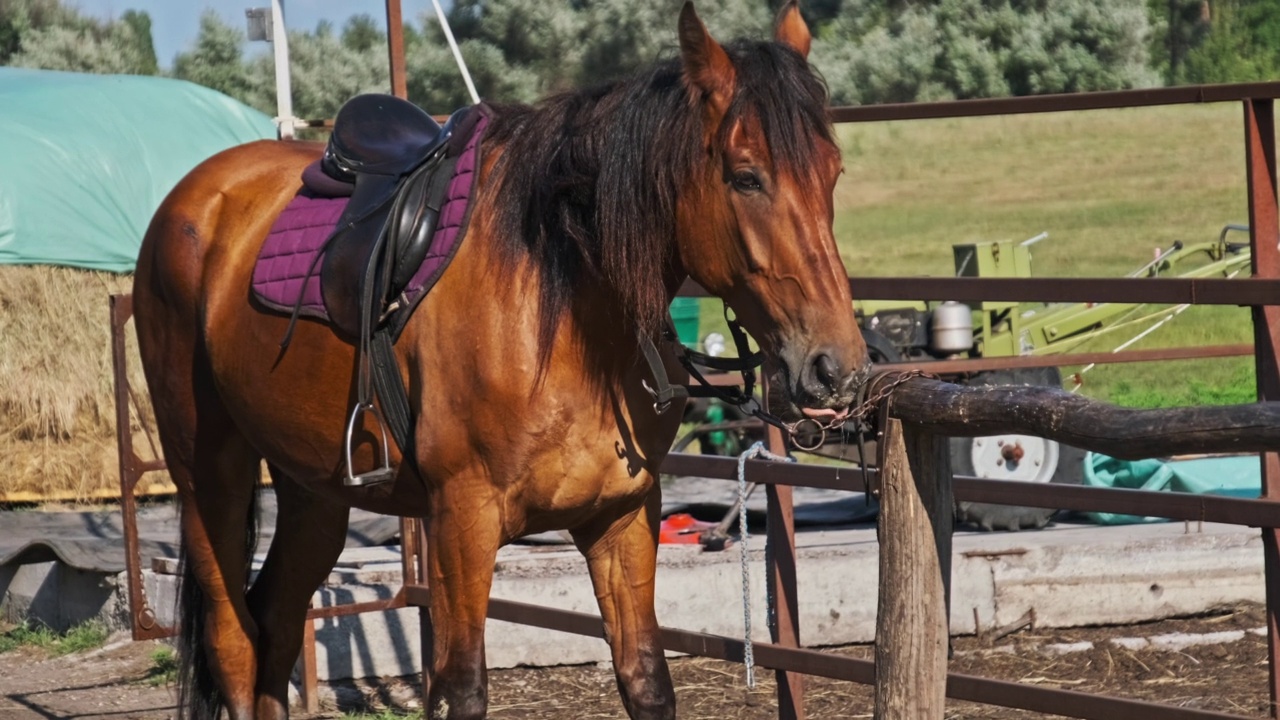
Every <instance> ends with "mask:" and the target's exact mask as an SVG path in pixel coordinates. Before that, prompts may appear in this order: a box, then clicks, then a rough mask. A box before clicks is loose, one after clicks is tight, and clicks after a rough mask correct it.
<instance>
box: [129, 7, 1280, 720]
mask: <svg viewBox="0 0 1280 720" xmlns="http://www.w3.org/2000/svg"><path fill="white" fill-rule="evenodd" d="M392 4H395V5H397V6H398V3H395V2H394V0H388V7H389V8H390V7H391V6H392ZM397 25H398V23H397ZM392 58H393V66H394V65H395V64H396V63H395V62H394V61H395V53H394V51H393V54H392ZM401 67H403V65H402V64H401ZM401 82H403V78H402V76H401ZM1277 97H1280V83H1255V84H1243V85H1222V86H1195V87H1181V88H1161V89H1154V90H1142V91H1123V92H1108V93H1092V94H1078V95H1060V96H1041V97H1031V98H1006V99H996V100H973V101H958V102H948V103H930V104H907V105H881V106H867V107H856V108H836V109H835V110H834V111H833V116H834V118H835V120H836V121H837V122H875V121H885V120H911V119H922V118H942V117H972V116H981V115H996V114H1020V113H1041V112H1065V111H1079V110H1096V109H1107V108H1124V107H1141V106H1152V105H1177V104H1189V103H1204V102H1238V103H1240V104H1241V106H1242V108H1243V120H1244V123H1243V127H1244V134H1243V136H1244V141H1245V160H1246V181H1247V192H1248V194H1249V226H1250V228H1251V230H1250V243H1251V246H1252V252H1253V277H1252V278H1249V279H1234V280H1216V279H1143V280H1140V281H1137V280H1094V279H1035V280H1022V279H968V278H964V279H959V278H919V277H912V278H886V277H876V278H851V279H850V283H851V285H852V287H853V289H854V291H855V296H856V297H859V298H864V299H900V300H962V301H973V300H988V301H994V300H1010V301H1035V302H1131V303H1191V304H1219V305H1248V306H1251V307H1252V308H1253V322H1254V338H1255V339H1254V344H1253V346H1252V347H1251V346H1248V345H1233V346H1216V347H1210V348H1183V349H1176V350H1158V351H1150V350H1148V351H1131V352H1123V353H1088V354H1077V355H1071V354H1066V355H1058V356H1054V357H1052V358H1005V359H983V360H961V361H953V362H952V363H950V364H949V365H948V368H949V369H953V370H955V371H957V372H973V371H979V370H985V369H991V368H995V367H1001V368H1007V367H1038V366H1046V365H1070V364H1084V363H1104V362H1136V361H1150V360H1169V359H1179V358H1194V357H1225V356H1237V355H1246V354H1253V355H1254V356H1255V358H1256V370H1257V383H1258V391H1259V397H1260V399H1263V400H1280V363H1278V362H1277V360H1278V358H1280V248H1278V247H1277V242H1278V241H1280V221H1278V214H1277V199H1276V156H1275V138H1276V135H1275V123H1274V103H1273V100H1274V99H1275V98H1277ZM1169 151H1170V152H1174V151H1175V150H1169ZM682 294H687V295H694V296H697V295H704V294H705V293H703V292H702V291H701V288H698V287H696V286H693V285H688V286H686V287H685V288H683V289H682ZM130 315H131V302H130V298H128V297H127V296H118V297H114V298H113V299H112V310H111V318H112V330H113V351H114V352H113V356H114V359H115V362H116V365H115V377H116V391H117V392H116V397H117V429H118V437H119V450H120V475H121V503H122V508H123V512H124V519H125V528H126V548H127V553H126V556H127V560H128V564H129V569H128V573H129V599H130V607H131V617H132V620H133V626H134V637H135V638H139V639H141V638H151V637H162V636H164V635H167V634H169V633H171V632H172V629H170V628H164V627H159V626H157V624H156V621H155V616H154V613H152V612H151V611H150V610H149V608H148V607H147V603H146V598H145V594H144V593H143V591H142V570H143V562H142V558H140V557H139V556H138V546H137V534H136V527H135V526H134V522H133V521H134V518H135V517H136V514H135V513H136V498H135V497H134V493H133V490H134V487H135V485H136V484H137V482H138V479H139V478H140V477H141V476H142V475H143V474H145V473H148V472H152V471H156V470H160V469H163V463H162V462H160V461H144V460H142V459H140V458H139V457H138V455H137V454H136V453H135V451H134V450H133V446H132V434H131V432H130V425H131V422H130V413H129V395H128V393H129V392H130V388H129V386H128V380H127V374H126V373H125V366H124V363H125V361H126V360H125V359H126V354H125V344H124V337H125V335H124V332H125V330H124V328H125V324H126V322H127V321H128V319H129V317H130ZM910 366H911V364H910V363H904V364H901V365H898V367H910ZM768 440H769V444H770V447H771V449H772V450H773V451H775V452H781V451H782V450H783V449H784V447H785V444H784V438H783V437H782V436H781V434H779V433H778V432H777V431H776V430H775V429H770V431H769V437H768ZM1262 462H1263V487H1262V488H1261V491H1262V493H1261V494H1262V497H1261V499H1259V500H1242V499H1235V498H1226V497H1205V496H1193V495H1180V494H1176V493H1157V492H1145V491H1138V490H1115V489H1101V488H1088V487H1078V486H1058V485H1039V484H1037V485H1031V484H1021V483H1012V482H1005V481H997V480H981V479H977V478H967V477H957V478H956V479H955V481H954V492H955V497H956V498H957V499H961V500H969V501H974V502H987V503H1001V504H1009V505H1026V506H1037V507H1052V508H1058V509H1066V510H1091V511H1103V512H1116V513H1127V514H1143V515H1158V516H1163V517H1168V518H1172V519H1182V520H1188V521H1211V522H1223V523H1233V524H1238V525H1246V526H1251V527H1258V528H1261V532H1262V539H1263V546H1264V558H1265V573H1266V596H1267V625H1268V643H1269V648H1270V653H1269V663H1270V675H1269V690H1270V694H1271V713H1270V716H1271V717H1273V718H1278V719H1280V705H1278V704H1277V700H1278V699H1280V674H1278V673H1277V669H1278V668H1277V664H1278V661H1280V654H1278V653H1280V625H1278V619H1280V539H1278V538H1277V533H1276V528H1277V527H1280V503H1276V502H1275V501H1276V500H1278V499H1280V455H1278V454H1277V453H1265V454H1264V455H1263V460H1262ZM663 469H664V471H666V472H670V473H673V474H682V475H694V476H699V477H705V478H711V479H724V480H731V479H736V472H737V465H736V461H735V460H734V459H730V458H714V457H705V456H692V455H679V454H677V455H672V456H670V457H669V458H668V459H667V462H666V464H665V465H664V467H663ZM875 476H876V474H875V472H874V471H873V472H872V473H870V474H869V477H870V478H872V479H874V478H875ZM747 479H748V480H749V481H752V482H756V483H760V484H762V485H764V486H765V488H766V491H767V496H768V520H769V523H768V528H769V529H768V537H767V544H768V549H769V551H768V553H767V558H768V560H767V562H768V585H769V593H768V595H769V597H770V599H771V602H772V604H771V607H770V612H769V614H768V616H769V619H770V633H771V636H772V638H773V642H772V643H757V644H755V650H754V654H755V659H756V662H757V663H759V664H760V665H762V666H765V667H768V668H772V669H774V670H775V671H776V672H777V679H778V716H779V717H780V718H802V717H804V683H803V676H804V675H818V676H823V677H828V678H835V679H841V680H849V681H853V682H858V683H873V682H874V679H875V668H874V663H872V662H871V661H869V660H859V659H855V658H849V657H843V656H836V655H832V654H828V653H820V652H817V651H813V650H806V649H803V648H801V643H800V628H799V624H798V596H797V587H796V561H797V558H796V544H795V532H794V522H793V515H792V502H791V490H792V487H793V486H797V485H801V486H808V487H817V488H827V489H838V490H855V491H856V490H864V489H865V488H864V486H863V479H862V477H860V476H859V475H858V474H852V473H848V472H846V473H844V474H843V475H841V474H840V473H839V472H838V471H837V470H835V469H834V468H831V467H823V466H796V465H778V464H771V463H768V462H762V461H751V462H748V463H747ZM403 530H404V533H403V537H404V538H405V540H406V543H405V546H406V547H405V550H406V553H405V559H404V567H403V570H404V577H405V586H404V587H403V588H402V590H401V591H400V592H399V593H397V594H396V595H395V597H393V598H391V599H389V600H386V601H379V602H375V603H362V604H360V605H352V606H339V607H330V608H315V609H313V610H312V611H311V612H310V613H309V618H310V619H317V618H321V617H330V616H334V615H338V614H352V613H358V612H370V611H383V610H388V609H395V608H399V607H404V606H406V605H408V606H417V607H418V608H419V609H420V610H421V614H420V616H421V619H422V625H423V627H422V633H423V648H424V658H423V661H424V667H429V666H430V647H431V642H430V635H431V629H430V623H429V621H428V619H427V616H426V613H425V607H426V606H427V602H428V598H429V592H430V591H429V589H428V588H427V587H426V586H425V585H424V584H422V582H421V578H422V575H421V573H420V571H419V567H418V563H419V562H420V560H421V557H422V550H423V549H424V546H423V545H422V543H423V542H424V539H423V537H422V533H421V532H420V529H419V528H417V527H414V526H405V527H404V528H403ZM489 617H491V618H494V619H497V620H504V621H508V622H516V623H523V624H527V625H533V626H538V627H544V628H549V629H553V630H560V631H564V632H570V633H578V634H584V635H592V636H596V637H600V636H602V626H601V623H600V619H599V618H598V617H596V616H592V615H587V614H583V613H575V612H568V611H563V610H556V609H552V608H544V607H538V606H533V605H528V604H525V603H519V602H514V601H509V600H499V599H494V600H492V601H491V604H490V608H489ZM309 624H310V623H309ZM663 642H664V645H665V646H666V647H667V648H668V649H670V650H674V651H678V652H683V653H687V654H690V655H698V656H705V657H713V658H720V659H724V660H730V661H738V662H741V661H742V659H743V649H744V648H743V642H742V640H741V639H735V638H728V637H723V636H715V635H708V634H704V633H694V632H688V631H683V630H675V629H664V630H663ZM307 658H311V659H312V660H311V661H310V662H308V661H307ZM303 666H304V679H305V682H304V693H303V695H304V698H314V682H315V674H314V635H313V633H308V645H307V647H306V648H304V657H303ZM423 692H424V694H425V692H426V687H425V682H424V688H423ZM947 696H948V697H950V698H954V699H957V700H968V701H973V702H981V703H988V704H993V705H1001V706H1005V707H1012V708H1021V709H1026V710H1033V711H1040V712H1052V713H1055V714H1058V715H1068V716H1071V717H1078V718H1114V717H1144V718H1147V717H1149V718H1166V719H1169V720H1183V719H1186V720H1190V719H1192V718H1233V717H1240V716H1234V715H1229V714H1223V713H1215V712H1208V711H1203V710H1196V709H1190V708H1180V707H1171V706H1164V705H1155V704H1152V703H1147V702H1143V701H1137V700H1128V699H1122V698H1110V697H1102V696H1095V695H1088V694H1085V693H1080V692H1075V691H1069V690H1055V689H1049V688H1043V687H1037V686H1031V685H1025V684H1019V683H1012V682H1005V681H997V680H991V679H986V678H978V677H973V676H967V675H959V674H954V673H953V674H951V675H949V676H948V680H947ZM310 702H313V700H311V701H310ZM310 702H309V704H310Z"/></svg>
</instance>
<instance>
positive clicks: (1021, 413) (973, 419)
mask: <svg viewBox="0 0 1280 720" xmlns="http://www.w3.org/2000/svg"><path fill="white" fill-rule="evenodd" d="M892 398H893V399H892V406H891V410H890V414H891V415H892V416H893V417H896V418H899V419H901V420H904V421H908V422H911V423H918V424H919V425H920V426H921V427H922V428H923V429H925V430H928V431H930V432H933V433H936V434H939V435H951V436H957V437H977V436H981V435H996V434H999V433H1010V432H1016V433H1022V434H1026V435H1038V436H1040V437H1046V438H1049V439H1051V440H1057V441H1058V442H1062V443H1066V444H1068V445H1073V446H1075V447H1079V448H1084V449H1086V450H1092V451H1094V452H1099V453H1104V454H1106V455H1111V456H1112V457H1117V458H1123V459H1127V460H1136V459H1140V458H1148V457H1161V456H1165V455H1176V454H1188V453H1210V452H1263V451H1275V450H1280V402H1267V403H1250V404H1248V405H1218V406H1204V407H1185V408H1168V409H1162V410H1138V409H1133V408H1124V407H1117V406H1115V405H1110V404H1108V403H1105V402H1101V401H1098V400H1090V399H1089V398H1084V397H1080V396H1079V395H1073V394H1071V393H1069V392H1064V391H1062V390H1057V389H1054V388H1047V387H1028V386H1012V385H989V386H975V387H969V386H962V385H953V384H951V383H947V382H942V381H939V380H932V379H929V378H912V379H910V380H908V381H906V382H905V383H903V384H901V385H899V386H898V387H897V388H896V389H895V390H894V392H893V396H892Z"/></svg>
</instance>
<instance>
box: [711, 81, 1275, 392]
mask: <svg viewBox="0 0 1280 720" xmlns="http://www.w3.org/2000/svg"><path fill="white" fill-rule="evenodd" d="M839 136H840V141H841V145H842V148H843V150H844V155H845V175H844V176H843V177H842V178H841V182H840V184H839V186H838V187H837V189H836V218H835V232H836V238H837V242H838V243H839V245H840V252H841V256H842V258H843V259H844V262H845V266H846V268H847V269H848V271H849V274H850V275H855V276H858V275H867V276H910V275H933V276H948V275H951V274H952V273H953V271H954V269H953V267H952V253H951V245H952V244H953V243H968V242H981V241H994V240H1022V239H1025V238H1029V237H1032V236H1034V235H1036V234H1038V233H1041V232H1048V233H1049V239H1048V240H1045V241H1043V242H1040V243H1039V244H1037V245H1035V246H1034V262H1033V269H1034V274H1035V275H1036V276H1039V277H1106V278H1114V277H1120V276H1122V275H1124V274H1125V273H1126V272H1128V271H1131V270H1133V269H1136V268H1137V267H1139V266H1140V265H1142V264H1143V263H1144V262H1146V261H1147V260H1149V259H1150V258H1151V257H1152V253H1153V251H1154V249H1155V248H1164V247H1168V246H1169V245H1171V244H1172V243H1173V242H1174V241H1176V240H1182V241H1184V242H1202V241H1209V240H1213V239H1215V238H1216V237H1217V234H1218V232H1219V230H1220V229H1221V228H1222V226H1223V225H1224V224H1226V223H1228V222H1237V223H1244V222H1246V221H1247V217H1248V216H1247V209H1248V198H1247V196H1246V194H1245V175H1244V171H1245V164H1244V131H1243V122H1242V110H1241V108H1240V106H1239V105H1238V104H1235V103H1225V104H1215V105H1203V106H1174V107H1164V108H1141V109H1126V110H1101V111H1089V112H1078V113H1054V114H1045V115H1022V116H1007V117H989V118H965V119H948V120H913V121H900V122H892V123H871V124H845V125H841V126H840V127H839ZM1237 239H1244V236H1242V235H1240V236H1237ZM854 294H855V297H856V295H857V288H856V286H855V288H854ZM713 305H714V306H715V307H716V308H717V309H716V310H711V309H710V308H711V307H712V306H713ZM704 306H705V307H706V308H707V309H706V310H705V311H704V317H703V326H704V331H706V330H709V329H712V328H713V327H715V326H717V325H720V324H722V323H717V322H715V320H716V317H715V313H716V312H718V303H714V304H713V303H710V302H708V303H705V305H704ZM1139 329H1141V328H1137V329H1134V330H1133V331H1131V332H1129V333H1127V334H1126V333H1122V332H1117V333H1114V334H1110V335H1108V336H1107V337H1105V338H1100V339H1099V340H1097V341H1094V342H1091V343H1089V344H1086V345H1084V346H1081V347H1079V348H1077V349H1078V350H1079V351H1082V352H1083V351H1109V350H1112V349H1114V348H1115V347H1116V346H1117V345H1119V344H1120V343H1121V342H1124V341H1125V340H1127V339H1129V338H1130V337H1132V336H1133V335H1134V334H1136V333H1137V331H1138V330H1139ZM1251 337H1252V335H1251V325H1250V322H1249V312H1248V310H1247V309H1241V308H1231V307H1200V308H1192V309H1190V310H1188V311H1187V312H1185V313H1183V314H1182V315H1181V316H1179V317H1178V318H1177V319H1176V320H1174V321H1172V322H1170V323H1168V324H1166V325H1165V326H1163V327H1162V328H1161V329H1160V330H1157V331H1156V332H1154V333H1153V334H1152V335H1150V336H1149V337H1147V338H1146V339H1144V340H1143V341H1141V342H1139V343H1138V344H1136V345H1134V346H1133V349H1140V348H1153V347H1173V346H1183V345H1208V344H1224V343H1242V342H1249V341H1250V339H1251ZM1252 367H1253V366H1252V360H1251V359H1249V358H1231V359H1216V360H1203V361H1177V362H1163V363H1144V364H1131V365H1115V366H1099V367H1097V368H1095V369H1093V370H1091V371H1090V372H1089V373H1088V374H1087V375H1085V386H1084V389H1083V392H1085V393H1087V394H1089V395H1091V396H1094V397H1101V398H1107V399H1111V400H1114V401H1116V402H1120V403H1123V404H1131V405H1146V406H1152V405H1175V404H1188V403H1204V402H1226V401H1232V402H1235V401H1239V400H1237V399H1236V398H1240V397H1247V398H1249V399H1251V398H1252V388H1253V369H1252ZM1076 369H1077V368H1064V375H1067V374H1069V373H1071V372H1075V370H1076ZM1224 398H1230V400H1226V399H1224Z"/></svg>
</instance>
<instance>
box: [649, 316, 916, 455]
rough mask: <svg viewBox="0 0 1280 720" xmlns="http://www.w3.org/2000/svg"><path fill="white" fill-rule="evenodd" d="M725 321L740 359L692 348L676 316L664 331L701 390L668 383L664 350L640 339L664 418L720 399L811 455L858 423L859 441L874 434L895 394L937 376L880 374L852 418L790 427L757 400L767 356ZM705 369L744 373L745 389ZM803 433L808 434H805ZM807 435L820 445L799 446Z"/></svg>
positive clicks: (861, 391) (858, 402)
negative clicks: (674, 409) (687, 403)
mask: <svg viewBox="0 0 1280 720" xmlns="http://www.w3.org/2000/svg"><path fill="white" fill-rule="evenodd" d="M724 319H725V322H727V323H728V325H729V334H730V336H732V337H733V344H734V346H735V347H736V348H737V350H738V357H736V358H720V357H715V356H712V355H708V354H706V353H701V352H698V351H696V350H692V349H690V348H688V347H686V346H685V345H683V344H682V343H680V342H679V338H678V337H677V335H676V331H675V327H674V325H673V324H672V322H671V318H670V316H668V317H667V319H666V323H665V327H664V328H663V331H662V339H663V340H666V341H668V342H671V343H674V344H675V345H676V347H677V348H678V350H677V352H676V360H677V361H678V362H679V363H680V366H681V367H683V368H684V369H685V371H686V372H688V373H689V376H690V377H691V378H693V380H694V381H696V382H697V384H696V385H673V384H672V383H671V380H670V379H669V378H668V377H667V371H666V368H665V367H663V364H662V357H661V356H660V355H659V354H658V348H657V346H656V345H655V344H654V342H653V340H652V339H651V338H650V337H649V336H648V335H646V334H644V333H639V334H638V335H637V337H638V339H639V341H640V350H641V351H642V353H643V354H644V359H645V362H646V363H647V364H648V365H649V372H650V373H651V374H652V375H653V380H654V383H653V385H650V384H649V381H648V380H642V381H641V384H642V385H643V386H644V389H645V391H646V392H648V393H649V395H650V396H651V397H652V398H653V410H654V412H656V413H658V414H659V415H661V414H663V413H665V412H666V411H667V409H668V408H670V407H671V403H672V402H673V401H675V400H676V399H687V398H699V397H701V398H714V399H717V400H720V401H721V402H723V403H726V404H728V405H733V406H734V407H736V408H738V409H739V410H740V411H742V413H743V414H745V415H749V416H751V417H754V418H757V419H759V420H761V421H762V422H764V423H766V424H769V425H772V426H774V427H776V428H779V429H781V430H784V431H786V433H787V437H788V438H789V439H790V441H791V444H792V445H794V446H795V447H796V448H797V449H799V450H806V451H808V450H815V449H817V448H818V447H821V446H822V444H823V443H824V442H826V434H827V433H828V432H829V431H832V430H840V429H842V428H843V427H844V426H845V425H846V424H848V423H853V425H854V427H855V428H857V430H858V432H857V435H858V437H859V440H860V441H861V439H862V438H863V437H864V435H865V432H866V431H867V430H870V429H871V427H870V426H871V425H872V424H873V422H872V421H873V418H872V415H873V413H874V412H875V411H876V410H877V409H878V408H879V407H880V406H881V405H882V404H884V401H885V400H886V399H887V398H888V397H889V396H890V395H892V394H893V391H894V390H896V389H897V388H898V386H899V385H901V384H903V383H905V382H907V381H908V380H910V379H912V378H915V377H922V376H928V377H934V376H933V375H932V374H931V373H926V372H924V371H922V370H918V369H916V370H906V371H901V372H884V373H880V374H879V375H876V376H874V377H872V378H870V379H869V380H868V381H867V382H866V383H863V385H862V387H861V388H859V389H858V397H857V399H856V400H855V401H854V404H853V405H852V406H851V407H850V409H849V412H848V413H847V414H846V415H844V416H843V417H841V418H839V419H834V420H830V421H826V422H824V421H821V420H818V419H816V418H802V419H800V420H797V421H795V422H786V421H785V420H783V419H782V418H780V417H778V416H777V415H774V414H773V413H770V412H767V411H765V409H764V408H763V407H762V406H761V404H760V401H759V400H757V399H756V397H755V383H756V372H755V371H756V368H758V367H760V366H761V365H763V364H764V353H762V352H751V346H750V345H749V344H748V342H747V333H746V331H745V330H744V329H743V328H742V325H741V323H739V322H738V321H737V319H736V318H733V317H730V315H729V308H728V306H727V305H726V306H725V310H724ZM699 367H703V368H709V369H711V370H719V371H721V372H738V373H742V385H741V386H736V385H729V386H720V385H712V384H711V383H709V382H708V381H707V379H706V377H705V376H703V374H702V372H701V370H699ZM886 381H888V382H886ZM802 430H804V431H806V432H804V433H802V432H801V431H802ZM807 434H813V435H815V436H816V438H817V440H816V441H815V442H814V444H813V445H805V444H802V443H801V442H800V441H799V440H798V438H799V437H800V436H801V435H807Z"/></svg>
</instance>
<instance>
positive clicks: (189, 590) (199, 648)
mask: <svg viewBox="0 0 1280 720" xmlns="http://www.w3.org/2000/svg"><path fill="white" fill-rule="evenodd" d="M258 491H259V489H257V488H256V489H255V490H254V493H253V502H251V503H250V504H249V517H248V522H247V523H246V524H245V528H246V531H245V565H246V567H247V566H248V565H249V564H251V563H252V562H253V554H254V552H255V550H256V549H257V545H258ZM188 551H189V548H188V546H187V536H186V533H183V534H182V540H181V544H180V546H179V549H178V563H179V565H180V567H181V568H182V580H181V581H180V583H179V586H178V617H179V630H178V679H177V681H178V720H219V718H220V716H221V714H222V708H223V707H224V706H225V705H226V698H225V697H224V696H223V694H222V688H220V687H219V686H218V681H217V678H215V677H214V675H213V667H212V664H211V663H210V658H209V655H208V643H207V642H206V641H205V638H206V629H207V628H206V626H207V623H206V622H205V602H206V598H205V594H204V588H202V587H200V581H199V580H198V579H197V578H196V572H195V568H193V567H192V566H191V563H190V558H189V552H188ZM246 575H247V573H246ZM246 589H247V588H246Z"/></svg>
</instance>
